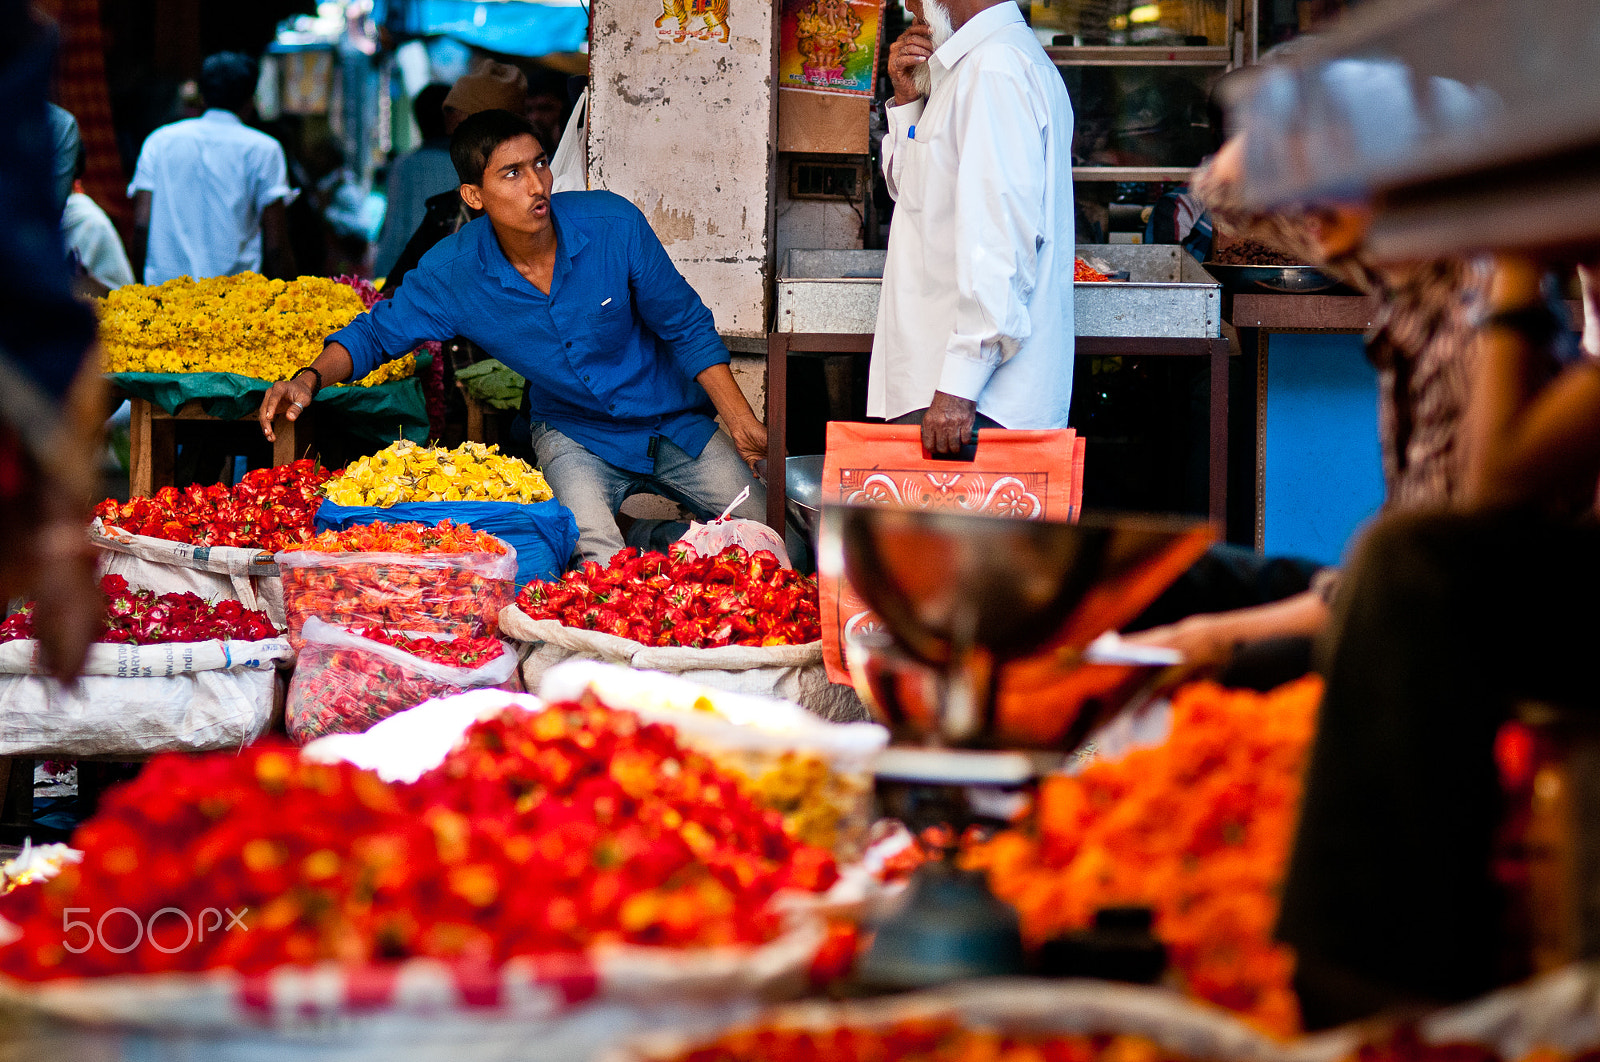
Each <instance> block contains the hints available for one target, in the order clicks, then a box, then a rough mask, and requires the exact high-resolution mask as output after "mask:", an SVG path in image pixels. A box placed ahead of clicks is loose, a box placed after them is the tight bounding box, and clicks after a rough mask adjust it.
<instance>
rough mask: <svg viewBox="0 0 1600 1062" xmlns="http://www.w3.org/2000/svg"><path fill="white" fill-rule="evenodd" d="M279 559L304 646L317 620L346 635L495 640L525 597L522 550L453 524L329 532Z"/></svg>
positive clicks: (294, 628) (292, 620) (296, 638)
mask: <svg viewBox="0 0 1600 1062" xmlns="http://www.w3.org/2000/svg"><path fill="white" fill-rule="evenodd" d="M276 559H277V562H278V570H279V572H280V574H281V575H282V578H283V600H284V609H285V611H286V613H287V616H288V621H289V641H290V642H291V643H292V644H293V645H295V646H296V647H298V646H299V645H300V642H301V628H302V627H303V626H304V625H305V622H306V620H308V619H311V618H313V617H315V618H317V619H321V620H325V621H327V622H329V623H334V624H338V625H339V626H342V627H352V628H357V627H385V628H388V629H390V630H403V631H408V632H410V633H413V634H448V635H453V636H457V637H469V638H479V637H483V636H485V635H493V634H495V633H496V632H497V631H498V630H499V622H500V612H501V610H502V609H503V608H505V606H506V605H508V604H510V603H511V600H512V598H513V597H515V595H516V584H515V579H516V575H517V552H516V550H515V549H513V548H512V547H511V546H510V545H509V544H508V543H506V542H505V541H503V540H501V539H498V538H496V537H495V536H493V535H490V534H486V533H485V532H482V531H474V530H472V529H471V528H468V527H462V526H459V525H457V524H452V523H451V522H449V521H448V520H446V521H443V522H441V523H439V524H438V525H437V526H432V527H430V526H428V525H426V524H414V523H403V524H366V525H362V526H357V527H350V528H346V529H344V530H342V531H324V532H323V533H322V534H320V535H317V536H316V537H315V538H313V539H311V540H310V541H308V542H304V543H302V544H301V545H300V546H299V547H298V548H296V549H294V550H289V551H286V552H282V553H279V554H278V555H277V558H276Z"/></svg>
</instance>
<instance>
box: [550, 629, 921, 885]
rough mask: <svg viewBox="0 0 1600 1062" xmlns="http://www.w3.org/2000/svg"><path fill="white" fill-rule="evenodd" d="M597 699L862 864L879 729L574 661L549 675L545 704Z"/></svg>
mask: <svg viewBox="0 0 1600 1062" xmlns="http://www.w3.org/2000/svg"><path fill="white" fill-rule="evenodd" d="M590 691H592V692H593V693H594V694H595V695H596V696H597V697H599V698H600V701H601V703H603V704H606V705H608V706H609V707H612V708H624V709H627V710H628V711H631V712H634V713H636V714H637V715H639V716H640V717H641V718H643V719H647V720H649V721H651V722H657V723H666V724H668V725H669V726H671V727H673V728H674V729H675V730H676V731H677V732H678V738H679V740H680V741H682V742H684V744H686V745H689V746H691V747H693V748H696V749H698V750H699V751H700V752H702V753H704V754H705V755H707V756H709V757H711V759H713V760H714V761H716V762H717V763H718V764H719V765H721V766H722V767H724V768H726V769H728V770H731V771H735V772H737V773H738V774H741V775H743V776H744V777H745V779H746V780H747V781H748V782H749V784H750V788H751V793H752V795H753V796H754V797H755V799H756V800H757V801H758V802H759V803H761V804H762V805H763V806H765V807H768V808H771V809H772V810H774V811H776V812H778V813H779V814H781V815H782V816H783V817H784V824H785V825H786V826H787V827H788V828H789V831H790V832H791V833H793V834H794V835H795V836H796V837H799V838H800V839H801V840H803V841H806V842H807V843H809V844H815V845H820V846H822V847H824V848H828V849H831V850H832V851H833V853H834V855H835V856H837V857H838V858H839V859H840V860H841V861H843V862H852V861H854V860H855V859H858V858H859V857H860V856H861V853H862V851H863V849H864V848H865V845H866V840H867V834H868V831H869V829H870V827H871V825H872V761H873V760H874V759H875V758H876V757H877V755H878V753H879V752H881V751H882V750H883V748H884V746H885V745H887V744H888V741H889V732H888V731H887V730H885V729H884V728H883V727H881V726H879V725H877V724H876V723H829V722H826V721H825V720H822V719H819V718H818V717H817V716H815V715H813V714H812V713H811V712H808V711H806V710H805V709H804V708H801V707H800V706H799V705H797V704H793V703H790V702H788V701H779V700H771V699H768V698H765V697H752V696H747V695H744V694H739V693H729V692H727V691H725V690H719V689H713V688H711V687H709V686H703V685H700V684H698V683H695V682H690V681H686V680H684V679H682V678H678V677H676V676H673V675H666V674H660V673H657V672H653V671H642V670H636V669H632V668H626V667H619V666H617V665H614V664H602V663H599V662H597V661H593V660H570V661H566V662H564V663H561V664H557V665H556V666H555V667H552V668H551V669H550V670H548V671H547V672H545V674H544V677H543V679H542V680H541V682H540V684H539V689H538V694H539V696H540V697H541V698H542V699H543V700H545V701H546V702H555V701H567V700H576V699H578V698H579V697H581V696H582V695H583V694H584V693H585V692H590Z"/></svg>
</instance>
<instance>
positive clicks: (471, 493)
mask: <svg viewBox="0 0 1600 1062" xmlns="http://www.w3.org/2000/svg"><path fill="white" fill-rule="evenodd" d="M324 494H325V496H326V499H327V500H326V501H325V502H324V503H323V506H322V508H321V509H320V510H318V512H317V527H318V528H319V529H322V530H339V529H343V528H349V527H355V526H358V525H361V524H372V523H412V522H417V523H425V524H436V523H438V522H439V521H441V520H450V521H453V522H455V523H458V524H463V525H465V526H467V527H471V528H474V529H476V530H479V531H485V532H487V533H489V534H491V535H494V536H496V537H497V538H500V539H503V540H504V541H506V542H508V543H510V544H511V545H512V546H513V547H514V548H515V549H516V552H517V584H518V585H519V586H520V585H522V584H525V583H527V582H529V581H530V580H533V579H546V578H554V577H555V576H556V575H558V574H560V572H561V571H562V569H563V568H565V567H566V564H567V560H568V558H569V557H571V555H572V550H573V547H574V546H576V545H577V542H578V523H577V521H576V520H575V519H574V518H573V516H572V513H571V512H570V511H569V510H568V509H566V508H565V507H564V506H562V505H560V504H559V503H557V502H556V501H555V500H554V494H553V493H552V491H551V490H550V485H549V484H548V483H546V482H545V478H544V475H543V474H542V473H541V472H540V471H539V470H538V469H537V468H534V467H533V466H532V465H530V464H528V463H527V462H526V461H523V460H521V459H520V458H515V457H510V456H508V455H506V454H502V453H501V452H500V448H499V447H498V446H485V445H484V444H482V443H475V442H465V443H462V444H461V445H460V446H457V447H455V448H454V449H446V448H445V447H442V446H419V445H417V444H416V443H414V442H410V441H408V440H405V439H401V440H399V441H398V442H395V443H394V444H393V445H391V446H388V447H386V448H384V449H383V450H380V451H378V452H377V453H376V454H373V455H371V456H369V457H363V458H361V459H359V460H357V461H353V462H351V463H350V464H349V465H348V466H346V467H345V468H344V469H343V470H342V471H341V472H339V473H337V474H336V475H335V477H334V478H333V479H331V480H330V481H329V482H328V484H327V486H326V487H325V488H324Z"/></svg>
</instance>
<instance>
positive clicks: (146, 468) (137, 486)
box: [128, 398, 155, 498]
mask: <svg viewBox="0 0 1600 1062" xmlns="http://www.w3.org/2000/svg"><path fill="white" fill-rule="evenodd" d="M128 407H129V412H130V419H129V421H128V494H129V495H130V496H131V497H135V498H148V497H149V496H150V495H152V494H154V493H155V484H154V483H153V482H152V476H151V471H152V470H151V467H150V456H151V445H152V441H153V440H152V439H151V437H150V436H151V423H150V403H149V402H146V401H145V400H144V399H142V398H134V399H130V400H129V401H128Z"/></svg>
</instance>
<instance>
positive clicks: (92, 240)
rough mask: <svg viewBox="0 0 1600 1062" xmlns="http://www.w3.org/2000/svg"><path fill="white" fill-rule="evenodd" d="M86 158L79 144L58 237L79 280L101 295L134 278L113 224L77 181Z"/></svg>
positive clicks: (131, 281) (131, 266)
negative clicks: (62, 242) (73, 179)
mask: <svg viewBox="0 0 1600 1062" xmlns="http://www.w3.org/2000/svg"><path fill="white" fill-rule="evenodd" d="M87 162H88V156H87V153H86V152H85V151H84V150H83V146H82V145H81V144H80V145H79V147H78V165H77V169H76V171H75V177H76V180H75V181H74V183H73V186H72V194H71V195H69V196H67V202H66V206H65V208H64V209H63V210H62V212H61V238H62V239H63V240H64V241H65V243H66V245H67V257H68V259H69V261H72V262H73V263H74V264H75V265H76V268H77V270H78V271H79V273H80V275H81V280H82V281H85V282H89V286H90V287H91V290H92V291H93V293H94V294H96V295H104V294H105V293H106V292H107V291H111V290H113V289H115V288H120V287H122V285H124V284H132V283H133V282H134V281H133V265H132V264H131V263H130V262H129V261H128V252H127V251H126V250H124V249H123V247H122V237H121V236H119V235H118V234H117V227H116V225H115V224H113V223H112V221H111V218H110V217H108V216H107V215H106V212H105V211H104V210H102V209H100V204H99V203H96V202H95V201H94V200H93V199H91V198H90V197H89V194H88V193H87V192H85V191H84V190H83V186H82V185H81V184H78V183H77V181H81V180H82V179H83V174H84V169H85V167H86V166H87Z"/></svg>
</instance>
